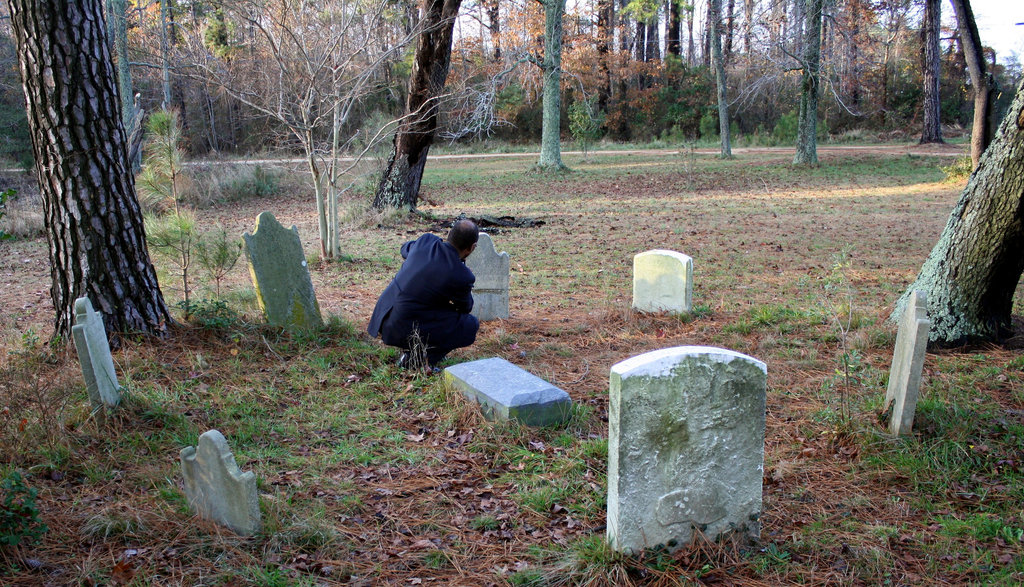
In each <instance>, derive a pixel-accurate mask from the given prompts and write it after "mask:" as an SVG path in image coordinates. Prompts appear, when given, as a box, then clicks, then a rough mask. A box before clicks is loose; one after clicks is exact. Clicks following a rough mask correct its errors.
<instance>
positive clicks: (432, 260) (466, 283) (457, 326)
mask: <svg viewBox="0 0 1024 587" xmlns="http://www.w3.org/2000/svg"><path fill="white" fill-rule="evenodd" d="M479 234H480V231H479V229H478V228H477V226H476V224H474V223H473V221H471V220H467V219H460V220H457V221H456V222H455V224H454V225H452V228H451V230H449V231H448V238H447V239H446V240H441V239H440V238H439V237H437V236H435V235H433V234H429V233H428V234H424V235H423V236H421V237H419V238H418V239H416V240H414V241H409V242H407V243H405V244H404V245H402V250H401V252H402V258H403V259H405V261H404V262H403V263H402V267H401V268H400V269H399V270H398V274H397V275H395V278H394V279H392V280H391V283H390V284H389V285H388V286H387V288H386V289H385V290H384V293H382V294H381V295H380V299H379V300H377V305H376V306H375V307H374V309H373V315H372V316H371V317H370V325H369V328H367V332H369V333H370V336H373V337H376V336H378V335H380V337H381V339H382V340H383V341H384V344H387V345H390V346H395V347H398V348H400V349H402V358H401V359H399V364H400V365H402V366H410V365H409V363H410V357H411V356H412V353H411V351H418V350H419V349H418V348H417V345H423V348H426V358H427V362H428V363H429V364H430V367H432V368H433V367H436V366H437V364H438V363H440V362H441V361H442V360H443V359H444V357H445V355H447V354H448V353H449V352H450V351H452V350H453V349H457V348H460V347H466V346H469V345H471V344H473V341H475V340H476V333H477V330H479V329H480V322H479V321H478V320H477V319H476V316H472V315H470V313H469V312H470V311H471V310H472V309H473V295H472V293H471V291H472V289H473V282H475V281H476V277H474V276H473V272H472V271H470V270H469V268H468V267H466V257H469V255H470V253H472V252H473V250H474V249H475V248H476V241H477V238H478V236H479Z"/></svg>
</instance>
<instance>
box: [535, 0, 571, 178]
mask: <svg viewBox="0 0 1024 587" xmlns="http://www.w3.org/2000/svg"><path fill="white" fill-rule="evenodd" d="M564 13H565V0H545V1H544V60H543V62H542V64H541V69H542V70H543V71H544V74H543V75H544V99H543V100H544V103H543V118H542V120H541V135H540V136H541V138H540V158H539V159H538V161H537V167H539V168H541V169H550V170H561V169H564V168H565V165H563V164H562V146H561V143H560V142H559V141H560V139H561V133H562V128H561V122H562V15H563V14H564Z"/></svg>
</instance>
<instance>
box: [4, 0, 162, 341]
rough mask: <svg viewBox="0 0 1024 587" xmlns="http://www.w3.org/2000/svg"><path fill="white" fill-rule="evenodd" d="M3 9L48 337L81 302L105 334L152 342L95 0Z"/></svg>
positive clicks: (156, 302)
mask: <svg viewBox="0 0 1024 587" xmlns="http://www.w3.org/2000/svg"><path fill="white" fill-rule="evenodd" d="M8 8H9V10H10V14H11V29H12V31H13V34H14V39H15V43H16V45H17V51H18V60H19V62H20V67H21V78H22V83H23V87H24V91H25V101H26V104H27V107H28V121H29V129H30V131H31V134H32V148H33V151H34V153H35V158H36V174H37V177H38V179H39V187H40V192H41V193H42V196H43V214H44V220H45V225H46V236H47V241H48V243H49V257H50V277H51V281H52V286H51V288H50V297H51V298H52V300H53V306H54V309H55V310H56V321H55V328H54V336H55V337H63V338H64V339H65V340H68V339H69V338H70V335H71V326H72V324H73V321H74V305H75V299H77V298H78V297H81V296H88V297H89V299H90V300H91V301H92V304H93V306H94V307H95V308H96V309H97V310H98V311H99V312H101V313H102V314H103V319H104V323H105V325H106V328H107V332H108V334H111V335H113V334H116V333H121V332H129V331H137V332H145V333H150V334H158V335H162V334H164V333H165V332H166V328H167V324H168V323H169V322H170V321H171V318H170V315H169V314H168V312H167V307H166V305H165V304H164V299H163V296H162V295H161V294H160V288H159V285H158V284H157V279H156V272H155V271H154V269H153V265H152V264H151V263H150V260H149V254H148V252H147V250H146V238H145V233H144V228H143V224H142V212H141V210H140V208H139V203H138V199H137V197H136V194H135V183H134V178H133V176H132V173H131V165H130V163H129V161H128V150H127V147H126V143H127V140H126V137H125V131H124V127H123V125H122V121H121V113H120V110H119V105H120V100H119V96H118V91H117V84H116V82H115V79H116V76H115V73H114V69H113V65H112V63H111V59H110V47H109V45H108V44H107V38H106V32H107V31H106V26H105V24H104V20H103V2H102V0H76V1H73V2H72V1H64V2H35V1H33V0H8ZM112 342H114V343H115V344H116V338H114V339H113V341H112Z"/></svg>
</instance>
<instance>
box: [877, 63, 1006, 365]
mask: <svg viewBox="0 0 1024 587" xmlns="http://www.w3.org/2000/svg"><path fill="white" fill-rule="evenodd" d="M1021 251H1024V82H1022V84H1021V85H1020V86H1018V88H1017V95H1016V97H1015V98H1014V100H1013V103H1012V105H1011V106H1010V109H1009V111H1008V112H1007V113H1006V116H1005V117H1004V118H1003V121H1002V123H1001V124H1000V125H999V130H998V131H997V132H996V136H995V139H993V141H992V144H991V145H989V147H988V149H987V150H986V151H985V153H984V154H983V155H982V157H981V161H980V162H979V164H978V168H977V169H976V170H975V171H974V173H972V174H971V178H970V179H969V180H968V182H967V187H966V188H964V191H963V194H961V196H960V200H959V201H958V202H957V203H956V206H955V207H954V208H953V212H952V213H951V214H950V216H949V220H948V221H947V222H946V228H945V229H944V230H943V231H942V234H941V236H939V241H938V243H936V245H935V248H933V249H932V252H931V254H930V255H928V259H927V260H925V262H924V264H923V265H922V266H921V272H920V273H919V274H918V276H917V280H915V281H914V283H913V284H912V285H911V286H910V287H909V288H908V290H907V292H906V293H904V294H903V296H902V297H901V298H900V299H899V301H898V302H897V304H896V309H895V310H893V313H892V316H890V320H898V319H899V316H900V314H901V313H902V311H903V308H904V307H905V305H906V300H907V298H908V297H909V295H910V292H911V291H913V290H915V289H920V290H924V291H925V292H927V294H928V314H929V318H930V319H931V323H932V324H931V331H930V332H929V336H928V338H929V340H930V341H931V343H933V344H935V345H939V346H949V345H959V344H963V343H966V342H976V341H986V340H998V339H1000V338H1002V337H1005V336H1006V335H1008V334H1009V333H1010V328H1011V321H1010V320H1011V312H1012V311H1013V294H1014V291H1015V290H1016V288H1017V283H1018V282H1019V281H1020V276H1021V272H1022V271H1024V254H1021Z"/></svg>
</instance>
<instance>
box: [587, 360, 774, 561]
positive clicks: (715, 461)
mask: <svg viewBox="0 0 1024 587" xmlns="http://www.w3.org/2000/svg"><path fill="white" fill-rule="evenodd" d="M766 375H767V368H766V367H765V364H764V363H762V362H761V361H758V360H757V359H754V358H752V357H748V356H746V355H742V354H740V353H737V352H735V351H730V350H726V349H719V348H713V347H698V346H684V347H675V348H669V349H662V350H659V351H652V352H649V353H645V354H643V355H639V356H636V357H633V358H631V359H627V360H625V361H623V362H621V363H618V364H616V365H615V366H613V367H612V370H611V381H610V395H609V414H608V527H607V535H608V542H609V543H610V544H611V546H612V547H613V548H614V549H615V550H618V551H620V552H633V553H636V552H639V551H641V550H643V549H644V548H648V547H650V548H654V547H658V546H664V547H668V548H675V547H679V546H682V545H684V544H686V543H688V542H690V541H691V540H693V538H694V537H695V536H696V535H697V534H698V532H699V533H701V534H703V535H704V536H705V537H706V538H708V539H709V540H714V539H715V538H716V537H717V536H719V535H721V534H723V533H725V532H729V531H731V530H735V531H738V532H740V533H742V534H745V535H747V536H749V537H751V538H757V537H758V536H759V534H760V523H759V519H760V516H761V479H762V476H763V471H764V427H765V389H766V388H765V386H766Z"/></svg>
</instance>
